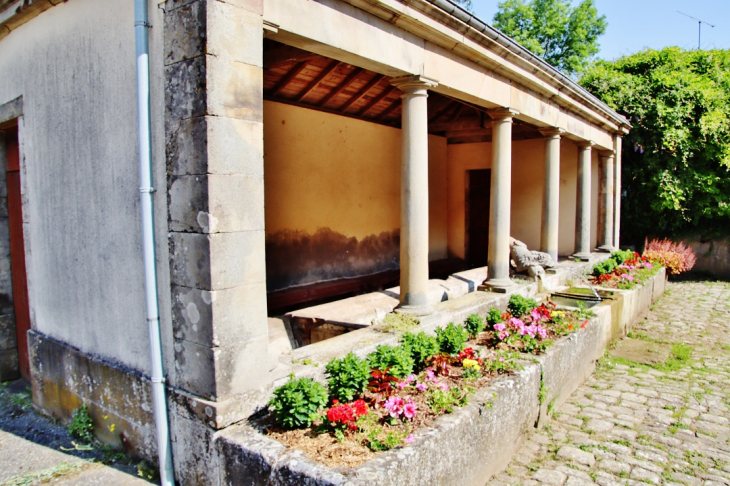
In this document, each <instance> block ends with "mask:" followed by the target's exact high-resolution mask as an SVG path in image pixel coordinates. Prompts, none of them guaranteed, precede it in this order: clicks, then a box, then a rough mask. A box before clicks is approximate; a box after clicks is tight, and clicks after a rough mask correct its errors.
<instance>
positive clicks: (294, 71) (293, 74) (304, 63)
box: [271, 61, 309, 96]
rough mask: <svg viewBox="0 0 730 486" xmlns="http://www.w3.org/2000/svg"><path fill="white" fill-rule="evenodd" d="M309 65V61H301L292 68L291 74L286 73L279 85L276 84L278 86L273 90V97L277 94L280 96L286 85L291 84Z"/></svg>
mask: <svg viewBox="0 0 730 486" xmlns="http://www.w3.org/2000/svg"><path fill="white" fill-rule="evenodd" d="M308 63H309V61H301V62H299V63H297V64H296V65H294V67H293V68H291V69H290V70H289V72H288V73H286V74H285V75H284V77H283V78H281V80H280V81H279V82H278V83H276V86H274V87H273V88H272V89H271V96H276V95H277V94H279V91H281V90H282V89H284V88H285V87H286V85H287V84H289V83H290V82H291V80H292V79H294V78H295V77H296V76H297V74H299V73H301V72H302V71H303V70H304V68H305V67H307V64H308Z"/></svg>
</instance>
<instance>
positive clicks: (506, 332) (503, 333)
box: [499, 331, 509, 341]
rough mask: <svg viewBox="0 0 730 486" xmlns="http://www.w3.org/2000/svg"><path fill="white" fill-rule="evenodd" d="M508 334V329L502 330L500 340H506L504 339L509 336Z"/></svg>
mask: <svg viewBox="0 0 730 486" xmlns="http://www.w3.org/2000/svg"><path fill="white" fill-rule="evenodd" d="M508 336H509V332H508V331H502V332H500V333H499V340H500V341H504V339H505V338H506V337H508Z"/></svg>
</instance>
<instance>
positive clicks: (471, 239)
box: [466, 169, 492, 268]
mask: <svg viewBox="0 0 730 486" xmlns="http://www.w3.org/2000/svg"><path fill="white" fill-rule="evenodd" d="M466 174H467V176H466V245H467V246H466V259H467V262H468V263H469V266H470V267H471V268H474V267H484V266H486V265H487V253H488V250H489V196H490V191H491V186H492V171H491V169H477V170H468V171H467V172H466Z"/></svg>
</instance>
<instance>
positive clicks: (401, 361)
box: [368, 344, 415, 378]
mask: <svg viewBox="0 0 730 486" xmlns="http://www.w3.org/2000/svg"><path fill="white" fill-rule="evenodd" d="M368 363H369V364H370V367H371V368H375V369H377V370H381V371H385V370H388V374H390V375H393V376H395V377H396V378H405V377H406V376H408V375H410V374H411V373H412V372H413V366H414V364H415V363H414V361H413V357H411V351H410V349H408V348H406V347H405V346H388V345H385V344H381V345H380V346H378V347H377V348H375V351H373V352H372V353H370V354H369V355H368Z"/></svg>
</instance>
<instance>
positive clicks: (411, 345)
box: [401, 331, 439, 372]
mask: <svg viewBox="0 0 730 486" xmlns="http://www.w3.org/2000/svg"><path fill="white" fill-rule="evenodd" d="M401 344H402V345H403V347H404V348H406V349H408V351H409V352H410V353H411V357H412V358H413V366H414V369H415V371H416V372H418V371H421V370H422V369H423V368H424V367H425V366H426V360H427V359H428V358H430V357H431V356H433V355H434V354H437V353H438V352H439V345H438V342H437V341H436V338H435V337H433V336H429V335H428V334H426V333H425V332H423V331H421V332H419V333H418V334H411V333H410V332H407V333H405V334H403V337H401Z"/></svg>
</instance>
